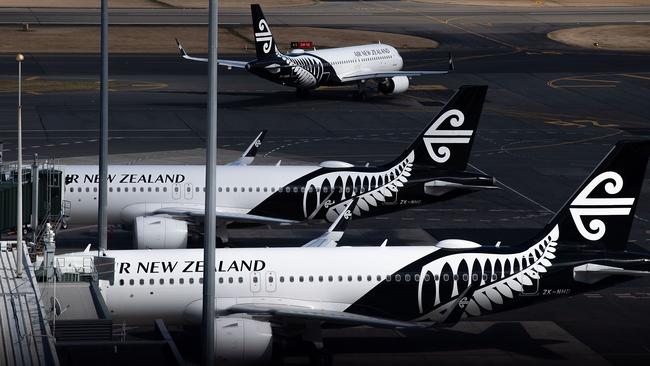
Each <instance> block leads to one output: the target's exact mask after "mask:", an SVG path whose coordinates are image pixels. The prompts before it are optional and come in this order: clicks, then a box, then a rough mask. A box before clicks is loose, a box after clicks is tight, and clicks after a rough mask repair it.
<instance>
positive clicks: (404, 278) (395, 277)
mask: <svg viewBox="0 0 650 366" xmlns="http://www.w3.org/2000/svg"><path fill="white" fill-rule="evenodd" d="M471 276H472V281H475V282H476V281H478V280H479V275H478V274H477V273H473V274H472V275H471ZM490 277H491V280H492V281H496V280H497V279H498V277H499V276H498V275H497V274H496V273H492V274H491V276H490V274H488V273H483V274H482V275H481V279H482V280H483V281H487V280H488V279H489V278H490ZM460 278H462V279H463V281H468V280H469V274H468V273H463V274H462V275H461V276H459V275H458V274H453V275H450V274H448V273H445V274H443V275H442V276H440V275H437V274H436V275H433V276H431V275H429V274H428V273H427V274H426V275H425V276H424V281H426V282H429V281H431V280H434V281H439V280H442V281H445V282H447V281H450V280H451V279H453V280H454V281H458V280H459V279H460ZM267 280H268V282H269V283H273V282H274V277H273V276H269V277H268V279H267ZM383 280H385V281H386V282H391V281H394V282H411V281H414V282H418V281H420V274H419V273H415V274H410V273H406V274H402V273H396V274H392V275H385V276H384V275H375V276H373V275H365V276H364V275H347V276H343V275H337V276H334V275H327V276H325V275H319V276H314V275H308V276H304V275H301V276H280V277H279V281H280V283H285V282H288V283H294V282H298V283H301V282H346V281H347V282H355V281H356V282H363V281H367V282H371V281H377V282H381V281H383ZM252 281H253V283H258V282H259V277H258V276H253V277H252ZM157 282H158V283H159V284H160V285H164V284H166V283H167V284H169V285H174V284H175V283H177V284H179V285H184V284H185V283H186V279H185V278H178V279H174V278H169V279H167V280H166V279H164V278H160V279H158V281H157ZM138 283H139V284H140V285H142V286H144V285H145V284H148V285H155V284H156V280H155V279H153V278H150V279H149V280H148V281H147V280H145V279H140V280H139V281H138ZM187 283H188V284H190V285H192V284H194V283H195V280H194V278H193V277H190V278H188V279H187ZM198 283H199V284H202V283H203V277H200V278H199V279H198ZM217 283H219V284H224V283H228V284H233V283H239V284H242V283H244V277H242V276H239V277H218V278H217ZM119 284H120V286H124V285H125V284H126V282H125V280H124V279H121V280H120V281H119ZM128 284H129V285H131V286H134V285H135V284H136V282H135V279H130V280H129V282H128Z"/></svg>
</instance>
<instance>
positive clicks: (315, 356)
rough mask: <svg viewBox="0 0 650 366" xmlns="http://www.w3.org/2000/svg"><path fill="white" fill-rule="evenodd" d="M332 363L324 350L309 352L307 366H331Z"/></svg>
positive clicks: (331, 358) (330, 355)
mask: <svg viewBox="0 0 650 366" xmlns="http://www.w3.org/2000/svg"><path fill="white" fill-rule="evenodd" d="M333 362H334V359H333V357H332V354H331V353H329V352H328V351H327V350H326V349H324V348H320V349H313V350H312V351H311V352H309V364H310V365H314V366H331V365H332V363H333Z"/></svg>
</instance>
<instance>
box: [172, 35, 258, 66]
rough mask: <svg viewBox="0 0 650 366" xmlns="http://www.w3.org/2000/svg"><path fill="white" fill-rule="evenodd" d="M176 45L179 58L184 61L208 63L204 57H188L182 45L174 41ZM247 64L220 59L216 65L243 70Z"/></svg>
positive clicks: (245, 62)
mask: <svg viewBox="0 0 650 366" xmlns="http://www.w3.org/2000/svg"><path fill="white" fill-rule="evenodd" d="M176 44H177V45H178V50H179V51H180V53H181V57H183V58H184V59H186V60H190V61H199V62H208V59H207V58H206V57H194V56H190V55H189V54H188V53H187V52H186V51H185V49H184V48H183V45H182V44H181V42H180V41H179V40H178V39H176ZM247 63H248V62H247V61H238V60H221V59H217V64H219V65H221V66H226V67H228V68H233V67H235V68H238V69H243V68H245V67H246V64H247Z"/></svg>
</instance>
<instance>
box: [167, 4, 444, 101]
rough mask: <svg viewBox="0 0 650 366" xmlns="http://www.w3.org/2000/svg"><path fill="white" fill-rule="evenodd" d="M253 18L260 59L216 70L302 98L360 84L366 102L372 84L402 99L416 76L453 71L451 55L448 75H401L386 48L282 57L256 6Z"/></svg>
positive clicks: (185, 55)
mask: <svg viewBox="0 0 650 366" xmlns="http://www.w3.org/2000/svg"><path fill="white" fill-rule="evenodd" d="M251 15H252V18H253V32H254V36H255V52H256V56H257V58H256V59H254V60H252V61H237V60H224V59H218V60H217V64H218V65H222V66H226V67H228V69H232V68H233V67H234V68H239V69H245V70H246V71H249V72H251V73H253V74H255V75H257V76H259V77H261V78H264V79H266V80H269V81H272V82H274V83H278V84H282V85H286V86H290V87H295V88H296V93H297V95H299V96H303V95H306V94H308V93H309V90H312V89H316V88H318V87H320V86H339V85H346V84H356V85H357V87H358V90H357V97H358V98H359V99H361V100H365V99H366V98H367V92H366V89H367V88H366V83H367V82H368V81H375V82H376V83H377V89H378V90H379V91H380V92H381V93H383V94H386V95H390V94H399V93H403V92H405V91H406V90H408V87H409V79H410V78H411V77H413V76H421V75H441V74H446V73H448V72H449V71H450V70H453V69H454V63H453V60H452V58H451V54H450V55H449V70H444V71H403V70H402V66H404V61H403V59H402V56H400V54H399V52H398V51H397V50H396V49H395V47H393V46H390V45H387V44H382V43H376V44H365V45H360V46H352V47H338V48H328V49H321V50H316V49H314V50H311V51H305V50H304V49H294V50H292V51H291V52H290V53H287V54H283V53H282V52H280V51H279V50H278V47H277V44H276V42H275V40H274V38H273V34H272V33H271V28H270V27H269V24H268V22H267V21H266V18H265V17H264V14H263V13H262V8H261V7H260V6H259V5H258V4H251ZM176 44H177V45H178V49H179V51H180V53H181V56H182V57H183V58H184V59H186V60H192V61H200V62H207V61H208V59H207V58H203V57H193V56H190V55H189V54H188V53H187V52H186V51H185V49H184V48H183V46H182V45H181V43H180V41H179V40H178V39H177V40H176Z"/></svg>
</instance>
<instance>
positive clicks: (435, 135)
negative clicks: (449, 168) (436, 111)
mask: <svg viewBox="0 0 650 366" xmlns="http://www.w3.org/2000/svg"><path fill="white" fill-rule="evenodd" d="M447 120H449V124H451V126H452V127H460V126H462V125H463V123H464V122H465V115H464V114H463V112H461V111H459V110H458V109H450V110H448V111H447V112H445V113H443V114H442V115H441V116H440V117H439V118H438V119H437V120H436V121H435V122H434V123H433V125H431V127H429V129H428V130H427V131H426V132H425V133H424V138H423V140H424V145H425V146H426V147H427V151H428V152H429V156H430V157H431V159H433V161H435V162H436V163H444V162H446V161H447V160H449V158H450V157H451V150H450V149H449V147H447V146H446V145H447V144H468V143H469V140H470V137H471V136H472V134H473V133H474V130H438V127H440V125H442V124H443V123H444V122H445V121H447ZM434 145H435V146H438V145H440V146H438V148H437V149H435V148H434Z"/></svg>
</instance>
